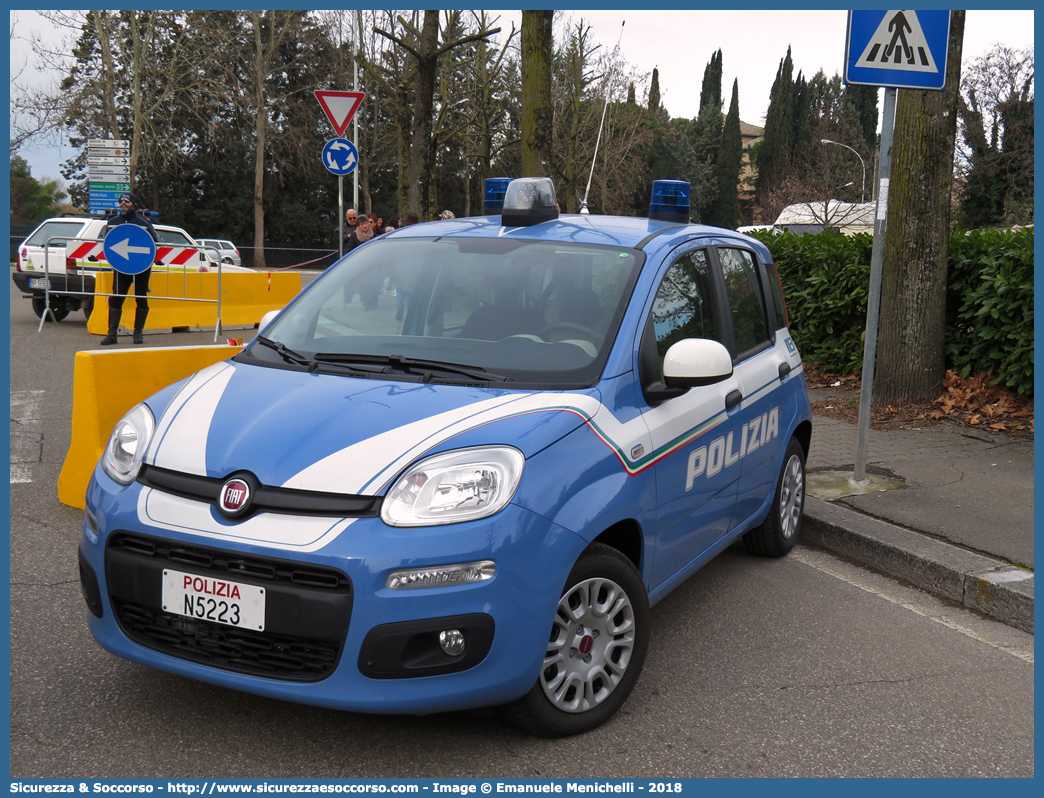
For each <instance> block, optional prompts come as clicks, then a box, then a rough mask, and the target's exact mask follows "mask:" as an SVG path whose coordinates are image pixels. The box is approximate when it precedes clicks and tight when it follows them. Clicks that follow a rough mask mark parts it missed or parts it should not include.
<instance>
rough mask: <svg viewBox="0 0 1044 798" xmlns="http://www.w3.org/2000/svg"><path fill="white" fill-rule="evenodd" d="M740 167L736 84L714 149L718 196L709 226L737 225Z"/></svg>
mask: <svg viewBox="0 0 1044 798" xmlns="http://www.w3.org/2000/svg"><path fill="white" fill-rule="evenodd" d="M742 165H743V138H742V137H741V136H740V118H739V81H738V80H735V81H733V83H732V100H731V102H730V103H729V112H728V114H727V115H726V116H725V125H724V127H723V128H722V131H721V146H720V147H719V148H718V173H717V175H718V196H717V198H716V199H715V201H714V203H713V204H712V205H711V213H710V224H714V225H717V226H719V227H729V228H734V227H736V225H738V224H739V176H740V169H741V167H742Z"/></svg>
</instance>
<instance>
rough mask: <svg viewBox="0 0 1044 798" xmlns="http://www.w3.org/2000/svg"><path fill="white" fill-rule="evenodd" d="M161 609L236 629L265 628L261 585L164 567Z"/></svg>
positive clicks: (263, 599)
mask: <svg viewBox="0 0 1044 798" xmlns="http://www.w3.org/2000/svg"><path fill="white" fill-rule="evenodd" d="M163 609H164V610H165V611H166V612H171V613H174V614H175V615H184V616H185V617H186V618H196V619H198V620H200V621H211V622H213V623H222V624H225V625H226V626H235V627H236V628H238V629H252V630H254V631H257V632H263V631H264V630H265V589H264V588H263V587H257V586H256V585H244V584H243V583H242V582H229V581H228V580H227V579H215V578H214V577H212V576H198V575H196V574H186V573H183V572H181V571H169V570H167V569H164V570H163Z"/></svg>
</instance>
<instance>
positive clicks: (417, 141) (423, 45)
mask: <svg viewBox="0 0 1044 798" xmlns="http://www.w3.org/2000/svg"><path fill="white" fill-rule="evenodd" d="M438 36H439V12H438V11H425V12H424V25H423V27H422V28H421V35H420V42H419V43H418V45H417V51H418V57H417V90H416V92H415V94H414V97H415V102H416V105H415V106H414V109H413V137H412V139H411V141H410V167H409V174H408V180H409V190H408V193H407V200H406V205H407V206H408V207H409V208H410V209H411V210H415V211H416V212H417V213H418V214H420V220H421V221H422V222H423V221H426V220H427V218H428V185H429V180H430V177H429V176H430V172H431V169H430V166H429V164H430V163H431V114H432V108H433V107H434V98H435V75H436V71H437V67H438V45H439V42H438Z"/></svg>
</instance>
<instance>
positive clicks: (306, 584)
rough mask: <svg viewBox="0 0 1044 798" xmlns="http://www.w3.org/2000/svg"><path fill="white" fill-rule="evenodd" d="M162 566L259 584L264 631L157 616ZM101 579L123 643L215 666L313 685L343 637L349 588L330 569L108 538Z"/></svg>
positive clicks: (331, 664) (335, 657) (144, 539)
mask: <svg viewBox="0 0 1044 798" xmlns="http://www.w3.org/2000/svg"><path fill="white" fill-rule="evenodd" d="M165 568H173V569H177V570H180V571H184V572H186V573H192V574H196V575H199V576H207V577H212V578H215V579H226V580H227V579H233V580H235V581H240V582H244V583H248V584H254V585H261V586H264V588H265V592H266V603H265V630H264V631H263V632H258V631H252V630H249V629H241V628H236V627H233V626H228V625H225V624H220V623H213V622H210V621H205V620H200V619H197V618H187V617H184V616H182V615H176V614H173V613H168V612H165V611H163V610H162V609H161V606H162V592H163V591H162V573H163V569H165ZM105 576H106V583H107V586H108V591H109V600H110V603H111V605H112V608H113V612H114V614H115V616H116V620H117V622H118V623H119V625H120V628H121V629H122V630H123V631H124V633H125V634H126V635H127V636H128V637H129V638H130V639H131V640H133V641H135V642H136V643H140V644H141V645H143V646H146V647H147V648H150V649H153V650H155V651H160V652H162V653H164V654H169V655H171V656H174V657H178V658H180V659H185V660H190V661H192V662H198V663H201V664H204V665H209V666H211V667H215V668H221V669H224V670H229V671H235V672H237V673H245V674H250V675H253V676H265V677H269V678H273V679H284V680H289V681H298V682H313V681H319V680H321V679H325V678H326V677H327V676H329V675H330V674H331V673H333V671H334V669H335V668H336V667H337V663H338V661H339V660H340V656H341V652H342V650H343V647H344V640H345V638H346V637H347V634H348V624H349V620H350V618H351V610H352V595H353V594H352V586H351V582H350V580H349V579H348V577H347V576H346V575H345V574H344V573H342V572H341V571H339V570H337V569H335V568H327V567H323V566H317V565H312V564H310V563H298V562H294V561H291V560H282V559H277V558H273V557H261V556H254V555H248V556H243V555H241V554H239V553H234V552H229V551H225V550H222V549H216V548H210V547H207V546H192V545H184V544H181V543H178V542H176V541H170V540H165V539H162V538H154V537H151V536H146V535H137V534H131V533H128V532H115V533H113V534H112V535H111V536H110V537H109V541H108V544H107V546H106V557H105Z"/></svg>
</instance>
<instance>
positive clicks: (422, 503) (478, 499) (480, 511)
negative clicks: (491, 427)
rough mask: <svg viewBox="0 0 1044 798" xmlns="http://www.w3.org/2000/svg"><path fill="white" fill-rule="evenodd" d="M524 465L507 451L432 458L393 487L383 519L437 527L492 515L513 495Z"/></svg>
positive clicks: (516, 454)
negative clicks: (437, 525)
mask: <svg viewBox="0 0 1044 798" xmlns="http://www.w3.org/2000/svg"><path fill="white" fill-rule="evenodd" d="M525 462H526V459H525V457H523V456H522V453H521V452H520V451H518V449H512V448H510V447H507V446H488V447H486V446H484V447H478V448H474V449H459V450H458V451H455V452H447V453H445V454H437V455H434V456H433V457H428V458H426V459H424V460H421V461H420V462H418V463H415V464H414V465H412V466H410V468H409V469H408V470H407V471H406V473H404V474H403V475H402V476H401V477H399V479H398V480H396V482H395V484H394V485H392V487H391V490H389V491H388V495H387V496H386V497H385V499H384V503H383V504H382V506H381V519H382V520H383V521H384V523H386V524H389V525H391V526H434V525H436V524H455V523H458V522H460V521H473V520H475V519H477V518H485V517H486V516H488V515H493V514H494V513H496V512H499V511H500V510H502V509H503V508H504V507H505V506H507V503H508V502H510V501H511V497H512V496H514V495H515V490H516V489H517V488H518V483H519V481H520V480H521V479H522V467H523V466H524V465H525Z"/></svg>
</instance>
